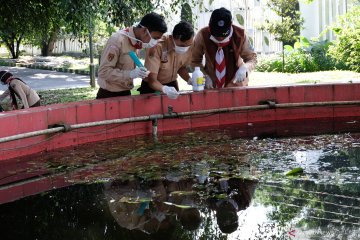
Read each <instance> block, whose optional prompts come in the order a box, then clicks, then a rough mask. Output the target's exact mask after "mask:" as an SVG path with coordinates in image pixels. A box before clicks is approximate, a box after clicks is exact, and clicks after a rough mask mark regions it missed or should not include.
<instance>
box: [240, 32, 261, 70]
mask: <svg viewBox="0 0 360 240" xmlns="http://www.w3.org/2000/svg"><path fill="white" fill-rule="evenodd" d="M240 55H241V58H242V59H243V60H244V62H245V65H246V68H247V70H248V73H250V72H252V71H253V70H254V69H255V66H256V63H257V54H256V53H255V50H254V47H253V46H252V45H251V43H250V40H249V38H248V37H247V36H246V35H245V41H244V45H243V47H242V49H241V54H240Z"/></svg>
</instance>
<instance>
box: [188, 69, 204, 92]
mask: <svg viewBox="0 0 360 240" xmlns="http://www.w3.org/2000/svg"><path fill="white" fill-rule="evenodd" d="M191 81H192V86H193V90H194V91H203V90H204V87H205V78H204V74H203V73H202V72H201V71H200V67H195V71H194V72H193V73H192V76H191Z"/></svg>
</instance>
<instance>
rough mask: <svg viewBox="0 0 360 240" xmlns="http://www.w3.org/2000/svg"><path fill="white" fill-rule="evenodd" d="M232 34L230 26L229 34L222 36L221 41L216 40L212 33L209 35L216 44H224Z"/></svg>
mask: <svg viewBox="0 0 360 240" xmlns="http://www.w3.org/2000/svg"><path fill="white" fill-rule="evenodd" d="M232 34H233V28H232V27H231V29H230V34H229V36H227V37H226V38H224V39H223V40H222V41H219V40H217V39H216V38H215V37H214V36H213V35H211V36H210V40H211V41H213V42H214V43H216V44H226V43H228V42H230V38H231V37H232Z"/></svg>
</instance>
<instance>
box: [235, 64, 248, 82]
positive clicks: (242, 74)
mask: <svg viewBox="0 0 360 240" xmlns="http://www.w3.org/2000/svg"><path fill="white" fill-rule="evenodd" d="M247 75H248V69H247V67H246V66H245V64H243V65H241V66H240V67H239V69H238V70H237V71H236V74H235V79H234V81H233V83H239V82H242V81H244V80H245V78H247Z"/></svg>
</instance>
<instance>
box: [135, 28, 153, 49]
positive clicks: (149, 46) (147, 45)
mask: <svg viewBox="0 0 360 240" xmlns="http://www.w3.org/2000/svg"><path fill="white" fill-rule="evenodd" d="M139 25H140V24H139ZM140 26H141V25H140ZM141 27H144V26H141ZM146 32H147V34H149V36H150V41H149V42H147V43H144V42H143V41H141V42H142V46H143V48H152V47H155V46H156V44H157V43H158V40H156V39H153V38H152V36H151V34H150V32H149V29H147V28H146Z"/></svg>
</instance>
